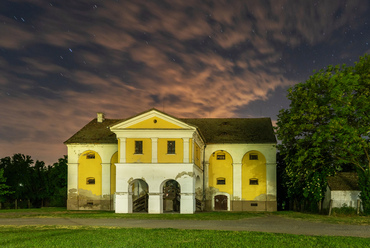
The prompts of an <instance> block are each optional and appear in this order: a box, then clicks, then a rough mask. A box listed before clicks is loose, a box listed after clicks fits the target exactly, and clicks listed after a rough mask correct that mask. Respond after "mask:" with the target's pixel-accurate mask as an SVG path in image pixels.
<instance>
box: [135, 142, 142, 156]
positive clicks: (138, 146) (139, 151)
mask: <svg viewBox="0 0 370 248" xmlns="http://www.w3.org/2000/svg"><path fill="white" fill-rule="evenodd" d="M134 154H143V141H142V140H135V153H134Z"/></svg>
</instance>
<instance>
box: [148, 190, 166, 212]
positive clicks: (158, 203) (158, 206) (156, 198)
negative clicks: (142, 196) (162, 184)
mask: <svg viewBox="0 0 370 248" xmlns="http://www.w3.org/2000/svg"><path fill="white" fill-rule="evenodd" d="M162 198H163V193H149V204H148V213H149V214H161V213H163V200H162Z"/></svg>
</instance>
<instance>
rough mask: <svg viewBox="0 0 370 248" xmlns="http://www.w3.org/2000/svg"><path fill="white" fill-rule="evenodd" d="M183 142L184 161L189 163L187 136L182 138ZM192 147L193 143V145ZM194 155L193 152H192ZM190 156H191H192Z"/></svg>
mask: <svg viewBox="0 0 370 248" xmlns="http://www.w3.org/2000/svg"><path fill="white" fill-rule="evenodd" d="M182 140H183V144H184V163H190V161H189V160H190V156H189V155H190V154H189V138H182ZM193 147H194V145H193ZM193 156H194V153H193ZM193 156H192V157H193Z"/></svg>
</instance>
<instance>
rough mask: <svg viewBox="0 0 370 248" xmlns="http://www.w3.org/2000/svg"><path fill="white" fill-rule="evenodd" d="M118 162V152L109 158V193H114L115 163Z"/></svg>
mask: <svg viewBox="0 0 370 248" xmlns="http://www.w3.org/2000/svg"><path fill="white" fill-rule="evenodd" d="M115 163H118V152H116V153H115V154H113V156H112V158H111V160H110V194H111V195H113V194H114V193H116V165H115Z"/></svg>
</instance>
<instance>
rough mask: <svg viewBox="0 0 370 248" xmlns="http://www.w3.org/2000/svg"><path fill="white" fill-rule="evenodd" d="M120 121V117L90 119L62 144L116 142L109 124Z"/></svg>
mask: <svg viewBox="0 0 370 248" xmlns="http://www.w3.org/2000/svg"><path fill="white" fill-rule="evenodd" d="M119 121H122V119H105V120H104V121H103V122H98V121H97V120H96V118H95V119H93V120H92V121H90V122H89V123H88V124H87V125H86V126H84V127H83V128H82V129H81V130H80V131H78V132H77V133H75V134H74V135H73V136H72V137H71V138H69V139H68V140H66V141H65V142H64V144H73V143H83V144H89V143H90V144H91V143H92V144H114V143H117V138H116V134H115V133H113V132H111V131H110V129H109V126H111V125H113V124H115V123H117V122H119Z"/></svg>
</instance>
